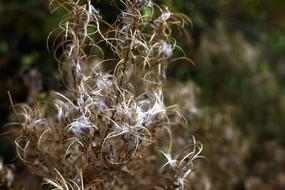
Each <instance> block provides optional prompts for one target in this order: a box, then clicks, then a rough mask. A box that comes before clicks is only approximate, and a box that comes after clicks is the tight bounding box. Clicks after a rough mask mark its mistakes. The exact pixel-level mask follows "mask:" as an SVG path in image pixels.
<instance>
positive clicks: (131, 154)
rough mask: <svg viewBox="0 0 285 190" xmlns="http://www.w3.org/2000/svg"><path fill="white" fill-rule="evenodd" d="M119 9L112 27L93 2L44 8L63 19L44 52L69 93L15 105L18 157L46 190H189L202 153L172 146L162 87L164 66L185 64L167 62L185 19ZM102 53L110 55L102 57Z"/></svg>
mask: <svg viewBox="0 0 285 190" xmlns="http://www.w3.org/2000/svg"><path fill="white" fill-rule="evenodd" d="M120 3H121V4H122V7H124V8H123V10H120V14H119V15H118V17H117V20H116V21H115V22H114V23H107V22H106V21H105V20H104V19H103V16H102V15H101V14H100V11H99V10H98V9H97V8H96V7H95V6H94V5H92V4H91V1H90V0H78V1H75V0H70V1H60V0H51V1H50V8H51V11H52V12H54V11H56V10H57V9H64V10H65V11H66V16H65V17H64V18H63V20H62V21H61V22H60V23H59V27H58V28H57V29H56V30H55V31H53V32H52V33H51V35H50V36H49V39H48V42H49V43H48V47H51V48H50V49H51V52H53V54H54V56H55V59H56V60H57V61H58V63H59V70H60V72H61V73H62V76H63V79H64V83H65V84H66V87H67V88H66V90H65V91H64V92H51V94H50V96H51V98H49V99H48V100H47V101H44V102H35V103H33V104H32V105H31V106H28V105H25V104H18V105H13V110H14V112H15V114H16V116H17V118H18V120H19V123H20V126H21V129H20V132H19V136H18V138H17V139H16V141H15V142H16V146H17V153H18V156H19V158H20V159H21V160H22V161H23V162H24V163H25V164H26V165H27V167H28V168H29V169H30V171H32V172H33V173H35V174H37V175H39V176H42V177H43V178H45V182H46V183H47V184H49V185H50V186H51V187H52V188H53V189H60V190H61V189H65V190H68V189H80V190H83V189H85V190H88V189H177V190H183V189H189V188H190V184H191V183H190V182H189V181H188V180H189V177H190V174H191V173H192V171H193V170H194V164H193V161H194V160H195V159H196V158H198V157H200V156H199V154H200V153H201V151H202V145H201V144H200V143H199V142H196V140H195V138H194V137H193V140H192V141H191V143H190V145H189V146H186V148H184V149H182V150H180V151H179V150H177V149H174V148H173V146H174V145H173V143H174V142H173V141H172V132H171V128H172V126H175V125H176V124H175V122H172V121H171V119H172V117H171V114H172V113H176V110H175V109H173V106H170V107H167V106H166V105H165V104H164V96H163V85H164V81H165V80H166V69H167V65H168V63H169V62H171V61H175V60H177V59H187V58H185V57H176V58H173V55H174V50H176V49H177V50H181V48H180V47H179V46H177V44H176V41H175V39H174V38H173V37H172V30H173V29H175V30H179V29H182V28H183V26H184V25H185V24H187V23H189V22H190V20H189V19H188V18H187V17H186V16H185V15H183V14H180V13H172V12H170V11H169V10H168V8H166V7H160V6H159V5H157V4H155V3H154V2H152V1H151V0H132V1H131V0H124V1H123V0H121V1H120ZM114 4H116V3H115V2H114ZM144 10H147V11H148V13H149V14H143V11H144ZM105 28H108V29H107V30H106V29H105ZM50 39H54V40H53V41H51V40H50ZM104 45H107V46H108V47H109V48H110V49H111V50H112V51H113V53H114V55H113V56H111V57H108V58H106V57H104V53H103V50H102V49H101V48H100V47H102V46H104ZM94 50H97V51H96V52H100V53H92V52H94ZM181 52H182V53H183V51H181ZM58 55H60V56H58ZM94 59H96V60H97V61H95V62H94ZM114 62H115V63H116V64H115V66H114V68H113V69H112V70H111V71H106V69H104V66H105V65H106V64H107V63H110V64H111V63H114ZM181 120H183V118H181ZM177 125H179V124H177ZM177 127H178V126H177ZM165 131H166V132H167V135H165ZM160 139H162V140H161V142H160ZM167 139H170V145H169V148H168V150H167V151H163V149H165V143H166V142H167ZM189 149H190V150H189ZM160 150H161V152H162V155H164V157H165V158H163V157H161V156H159V154H160ZM173 154H175V155H176V156H173ZM163 162H164V164H163ZM161 166H162V167H161Z"/></svg>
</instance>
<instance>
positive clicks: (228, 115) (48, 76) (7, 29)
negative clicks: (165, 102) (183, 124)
mask: <svg viewBox="0 0 285 190" xmlns="http://www.w3.org/2000/svg"><path fill="white" fill-rule="evenodd" d="M156 2H158V3H163V4H167V5H168V6H169V7H170V9H171V10H174V11H179V12H183V13H184V14H186V15H188V16H189V17H190V18H191V20H192V22H193V26H187V27H186V31H185V34H182V35H179V34H177V37H178V38H181V39H180V40H178V41H180V45H181V46H182V47H183V48H184V49H185V51H186V53H187V55H188V56H189V57H190V58H191V59H192V60H193V61H194V62H195V63H196V64H195V65H192V64H191V63H188V62H183V61H180V62H176V63H174V64H171V65H170V67H169V70H168V78H169V79H170V81H175V83H176V84H179V85H181V86H182V88H188V90H193V91H195V97H196V98H195V105H196V106H197V109H198V110H199V114H193V113H192V115H191V113H188V116H189V119H190V128H189V134H194V135H195V137H196V138H197V139H199V140H200V141H201V142H202V143H203V144H204V147H205V149H204V152H203V154H204V155H205V156H206V157H207V161H206V162H202V163H201V166H198V174H197V176H194V179H193V183H194V184H193V186H194V187H193V188H194V189H205V190H207V189H214V190H216V189H217V190H220V189H225V190H232V189H238V190H242V189H254V190H258V189H264V190H268V189H274V190H279V189H280V190H281V189H285V150H284V147H285V13H284V10H285V1H280V0H172V1H170V0H159V1H156ZM96 3H97V4H98V6H97V7H98V8H99V9H100V10H101V12H102V13H103V16H105V17H106V18H108V19H110V20H112V19H114V16H115V15H112V13H113V11H109V9H111V8H112V7H110V6H109V5H108V4H109V1H103V0H101V1H100V2H95V1H94V4H96ZM104 14H105V15H104ZM108 14H110V15H108ZM61 17H62V13H61V12H56V13H55V14H53V15H51V14H50V13H49V10H48V2H47V1H46V0H25V1H22V0H1V1H0V87H1V88H0V115H1V117H0V118H1V120H0V125H1V126H3V125H4V124H5V123H7V122H9V121H12V120H13V116H12V115H11V114H10V112H9V106H10V103H9V99H8V96H7V91H10V92H11V94H12V96H13V100H14V102H29V101H31V100H30V97H31V96H34V95H35V96H38V97H41V96H43V95H44V92H47V91H49V90H51V89H56V88H60V86H61V84H60V82H59V81H60V80H59V78H58V75H57V64H56V63H55V61H54V59H53V57H52V56H51V54H49V53H48V51H47V48H46V39H47V36H48V34H49V32H51V31H52V30H53V29H54V28H55V27H56V26H57V23H58V21H59V20H60V18H61ZM181 42H182V43H181ZM189 83H191V84H193V85H190V86H189V85H188V84H189ZM193 86H195V88H193ZM195 89H196V90H195ZM197 89H198V90H197ZM171 92H173V93H175V92H174V91H171ZM174 96H176V97H180V98H181V99H182V98H184V99H187V98H189V97H188V96H187V95H186V96H183V97H181V96H180V95H179V94H177V95H174ZM189 96H190V95H189ZM181 101H182V100H181ZM182 102H183V101H182ZM178 104H179V101H178ZM185 105H187V104H185ZM185 105H184V106H185ZM182 107H183V105H182ZM184 109H185V110H187V107H186V108H184ZM192 112H193V110H192ZM195 113H196V111H195ZM185 114H187V111H186V112H185ZM186 116H187V115H186ZM1 131H4V129H3V127H2V129H1ZM6 140H7V139H5V138H4V137H1V138H0V142H1V148H0V155H3V157H4V161H5V162H12V159H13V157H14V155H15V154H14V153H12V152H13V151H12V150H13V146H12V145H10V144H9V143H6ZM199 167H200V168H199Z"/></svg>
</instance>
